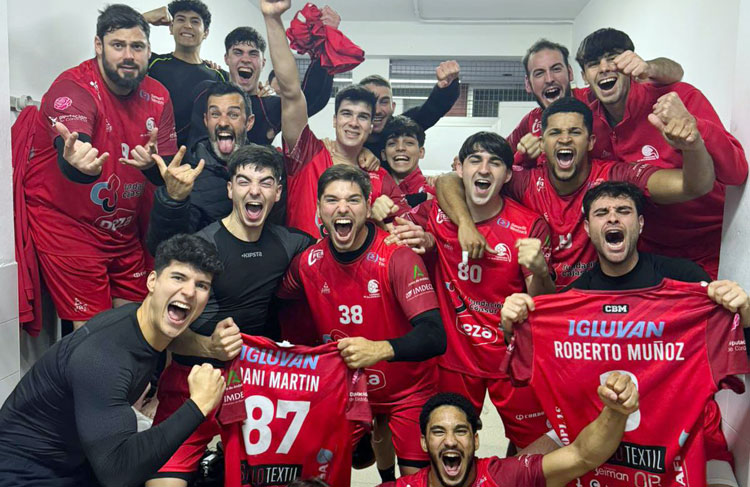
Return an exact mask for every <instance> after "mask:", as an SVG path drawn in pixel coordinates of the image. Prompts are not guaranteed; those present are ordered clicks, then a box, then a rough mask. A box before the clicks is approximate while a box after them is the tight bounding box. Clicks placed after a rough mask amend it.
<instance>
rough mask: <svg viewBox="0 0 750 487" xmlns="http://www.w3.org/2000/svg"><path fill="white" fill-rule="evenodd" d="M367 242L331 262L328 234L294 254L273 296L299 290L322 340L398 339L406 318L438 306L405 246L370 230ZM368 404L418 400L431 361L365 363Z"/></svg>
mask: <svg viewBox="0 0 750 487" xmlns="http://www.w3.org/2000/svg"><path fill="white" fill-rule="evenodd" d="M375 231H376V234H375V238H374V240H373V242H372V244H371V245H370V247H369V248H368V249H367V250H366V251H365V252H363V254H362V255H361V256H360V257H359V258H358V259H357V260H355V261H354V262H350V263H343V262H339V261H337V260H336V258H335V257H334V255H333V254H332V251H331V243H330V241H329V239H328V238H325V239H323V240H321V241H320V242H318V243H317V244H316V245H313V246H312V247H309V248H308V249H307V250H305V251H304V252H303V253H302V254H300V255H298V256H297V257H296V258H295V259H294V261H292V265H291V266H290V268H289V271H287V275H286V276H285V278H284V282H283V284H282V288H281V290H280V292H279V296H280V297H282V298H296V297H301V296H304V297H306V299H307V303H308V304H309V306H310V309H311V311H312V318H311V319H312V321H314V326H315V328H316V333H317V335H318V336H319V337H321V338H322V340H323V341H324V342H327V341H331V340H338V339H340V338H344V337H349V336H361V337H365V338H367V339H368V340H386V339H389V338H398V337H400V336H403V335H405V334H406V333H408V332H409V331H411V330H412V325H411V323H409V320H411V319H412V318H414V317H415V316H417V315H419V314H420V313H423V312H425V311H428V310H431V309H436V308H437V307H438V302H437V298H436V297H435V291H434V289H433V287H432V283H431V282H430V279H429V277H428V275H427V271H426V270H425V266H424V263H423V262H422V259H421V258H420V257H419V256H418V255H417V254H415V253H414V252H413V251H412V250H411V249H408V248H406V247H399V246H396V245H386V244H385V242H384V239H385V237H387V236H388V233H386V232H384V231H382V230H379V229H378V230H375ZM366 372H367V374H368V384H369V389H368V391H369V395H370V403H371V404H373V405H380V404H392V403H396V402H404V401H409V400H419V398H418V397H417V395H418V394H419V393H423V392H426V393H428V394H429V393H431V392H432V391H433V389H432V388H433V387H434V385H435V382H436V375H437V374H436V372H437V371H436V367H435V360H434V359H431V360H427V361H424V362H409V363H404V362H379V363H377V364H375V365H373V366H372V367H370V368H368V369H366Z"/></svg>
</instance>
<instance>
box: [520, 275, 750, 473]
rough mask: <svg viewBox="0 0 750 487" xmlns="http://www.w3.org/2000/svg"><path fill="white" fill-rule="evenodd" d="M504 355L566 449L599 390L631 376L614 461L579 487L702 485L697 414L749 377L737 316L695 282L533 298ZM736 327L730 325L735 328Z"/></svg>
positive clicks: (594, 410)
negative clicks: (633, 392)
mask: <svg viewBox="0 0 750 487" xmlns="http://www.w3.org/2000/svg"><path fill="white" fill-rule="evenodd" d="M535 304H536V306H535V310H534V311H533V312H531V313H530V314H529V318H528V320H527V321H526V322H524V323H523V324H522V325H520V326H517V327H516V329H515V335H514V339H513V342H512V343H511V345H510V346H509V347H508V356H507V358H508V361H507V363H506V367H507V370H508V372H509V374H510V375H511V379H512V380H517V381H518V382H520V383H521V384H528V383H530V385H531V387H532V388H533V389H534V391H535V392H536V393H537V396H538V397H539V400H540V401H541V403H542V406H543V408H544V411H545V412H546V413H547V417H548V418H549V419H550V421H551V422H552V423H553V426H554V428H555V430H556V431H557V433H558V435H559V437H560V439H561V440H562V441H563V443H565V444H568V443H570V442H571V441H572V440H573V439H574V438H575V437H576V436H577V435H578V434H579V433H580V432H581V430H582V429H583V428H584V427H585V426H586V425H587V424H588V423H589V422H591V421H592V420H594V419H595V418H596V417H597V416H598V414H599V412H600V410H601V407H602V406H601V401H600V400H599V398H598V396H597V394H596V388H597V386H598V385H599V384H602V383H604V381H606V379H607V377H608V375H609V373H610V372H612V371H619V372H620V373H626V374H628V375H630V376H631V378H632V379H633V381H634V382H635V384H636V386H637V387H638V390H639V393H640V408H639V410H638V411H637V412H635V413H633V414H631V415H630V417H629V418H628V422H627V425H626V428H625V436H624V437H623V439H622V443H621V444H620V446H619V448H618V450H617V452H616V453H615V454H614V455H613V456H612V458H610V459H609V460H608V461H607V463H606V464H604V465H602V466H601V467H599V468H597V469H596V470H594V472H592V473H589V474H586V475H585V476H584V477H583V478H582V479H581V480H582V482H583V485H594V482H597V483H599V484H602V485H604V484H606V485H608V486H610V487H617V486H623V487H624V486H631V485H652V486H656V485H659V486H664V487H666V486H671V485H675V486H676V485H680V486H683V487H684V486H689V485H705V481H706V472H705V467H706V454H705V451H704V437H703V430H704V418H703V414H704V408H705V406H706V403H707V401H708V400H709V399H711V398H712V396H713V394H714V393H715V392H716V391H717V390H718V388H719V387H721V386H727V387H732V388H733V389H734V390H735V391H738V392H741V390H742V389H744V386H743V384H742V381H741V380H739V379H738V378H736V377H733V374H744V373H747V372H748V371H749V370H750V368H749V367H748V360H747V355H746V352H745V349H746V345H745V339H744V335H743V332H742V328H741V327H740V326H739V316H738V315H734V316H733V315H732V314H731V313H729V312H728V311H727V310H725V309H724V308H722V307H721V306H718V305H716V304H715V303H714V302H713V301H711V300H710V299H709V298H708V295H707V293H706V288H705V287H704V286H703V285H701V284H698V283H683V282H678V281H673V280H670V279H665V280H664V281H663V282H662V283H661V284H659V285H658V286H654V287H652V288H647V289H638V290H630V291H622V292H604V291H579V290H572V291H569V292H566V293H563V294H556V295H552V296H541V297H538V298H536V299H535ZM733 318H734V320H733Z"/></svg>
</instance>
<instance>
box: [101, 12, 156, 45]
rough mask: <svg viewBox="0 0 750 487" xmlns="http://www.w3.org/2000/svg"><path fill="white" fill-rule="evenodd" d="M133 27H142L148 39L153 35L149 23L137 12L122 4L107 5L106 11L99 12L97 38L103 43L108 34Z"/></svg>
mask: <svg viewBox="0 0 750 487" xmlns="http://www.w3.org/2000/svg"><path fill="white" fill-rule="evenodd" d="M133 27H140V29H141V30H142V31H143V33H144V34H146V39H148V36H149V35H150V34H151V28H150V27H149V25H148V22H146V19H144V18H143V15H141V14H140V12H138V11H137V10H135V9H133V8H132V7H129V6H127V5H123V4H121V3H115V4H112V5H107V6H106V7H105V8H104V10H100V11H99V17H98V18H97V19H96V37H98V38H99V40H101V41H102V42H103V41H104V36H105V35H106V34H109V33H110V32H114V31H116V30H118V29H132V28H133Z"/></svg>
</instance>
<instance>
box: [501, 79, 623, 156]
mask: <svg viewBox="0 0 750 487" xmlns="http://www.w3.org/2000/svg"><path fill="white" fill-rule="evenodd" d="M590 93H591V90H589V88H573V89H571V94H572V95H573V96H574V97H575V98H577V99H578V100H581V101H582V102H584V103H589V96H590ZM543 111H544V110H543V109H542V107H535V108H534V109H533V110H531V111H530V112H529V113H527V114H526V115H524V116H523V118H522V119H521V121H520V122H519V123H518V125H517V126H516V128H515V129H513V132H511V133H510V135H508V138H507V140H508V144H510V148H511V149H513V153H514V157H513V165H514V166H520V167H526V168H532V167H537V166H544V165H545V164H546V163H547V156H546V155H545V154H544V152H542V153H541V155H540V156H539V157H537V158H536V159H531V158H529V157H528V156H527V155H526V154H523V153H521V152H518V151H517V150H516V148H517V147H518V143H519V142H520V141H521V139H522V138H523V136H524V135H526V134H529V133H530V134H532V135H535V136H536V137H541V136H542V112H543ZM594 144H595V145H594V153H595V154H597V157H599V158H600V159H612V151H611V149H609V141H608V140H602V141H599V139H597V140H596V141H595V142H594Z"/></svg>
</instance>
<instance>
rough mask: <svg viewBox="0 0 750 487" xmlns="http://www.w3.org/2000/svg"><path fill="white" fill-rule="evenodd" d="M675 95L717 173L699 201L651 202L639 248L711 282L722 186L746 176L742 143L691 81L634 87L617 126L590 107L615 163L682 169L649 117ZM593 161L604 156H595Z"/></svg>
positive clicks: (716, 259)
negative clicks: (700, 271)
mask: <svg viewBox="0 0 750 487" xmlns="http://www.w3.org/2000/svg"><path fill="white" fill-rule="evenodd" d="M672 91H674V92H676V93H677V94H678V95H679V96H680V99H681V100H682V103H683V104H684V105H685V107H687V109H688V111H690V113H691V114H692V115H693V116H694V117H695V118H696V120H697V121H698V130H699V131H700V133H701V136H702V137H703V140H704V141H705V144H706V149H708V152H709V153H710V154H711V157H712V158H713V161H714V168H715V170H716V181H717V182H716V183H715V184H714V187H713V190H711V192H710V193H708V194H707V195H705V196H702V197H700V198H698V199H695V200H692V201H687V202H685V203H678V204H676V205H665V206H661V207H660V206H658V205H655V204H653V203H648V204H647V205H646V209H645V215H644V217H645V220H646V226H645V228H644V229H643V235H641V239H640V248H641V249H642V250H644V251H646V252H653V253H656V254H661V255H667V256H671V257H684V258H687V259H690V260H692V261H694V262H697V263H698V264H700V265H701V266H702V267H703V268H704V269H705V270H706V272H708V273H709V275H711V277H712V278H714V279H715V278H716V274H717V272H718V268H719V247H720V244H721V224H722V218H723V215H724V185H725V184H730V185H737V184H742V183H743V182H744V181H745V179H746V178H747V171H748V168H747V160H746V159H745V152H744V151H743V149H742V146H741V145H740V143H739V142H738V141H737V139H735V138H734V137H733V136H732V135H731V134H730V133H729V132H727V131H726V130H725V129H724V126H723V125H722V124H721V120H719V117H718V115H716V112H715V111H714V109H713V107H712V106H711V104H710V103H709V101H708V100H707V99H706V97H705V96H703V93H701V92H700V91H699V90H698V89H696V88H695V87H694V86H692V85H689V84H687V83H673V84H671V85H666V86H658V85H653V84H651V83H636V82H631V83H630V92H629V93H628V99H627V103H626V106H625V116H624V118H623V119H622V121H621V122H620V123H618V124H617V125H616V126H615V127H614V128H612V127H610V125H609V123H608V122H607V116H606V109H605V108H604V106H603V105H602V104H601V103H600V102H599V101H598V100H594V101H593V102H592V103H591V110H592V111H593V112H594V134H595V135H596V140H597V141H599V140H602V141H607V142H608V143H609V144H610V145H611V147H612V149H613V153H614V157H613V158H614V159H617V160H621V161H629V162H648V163H649V164H652V165H654V166H657V167H660V168H669V169H671V168H680V167H682V155H681V154H680V152H679V151H677V150H675V149H674V148H673V147H672V146H671V145H669V143H667V141H666V140H665V139H664V137H663V136H662V135H661V132H660V131H659V130H657V129H656V128H655V127H654V126H653V125H651V124H650V123H649V122H648V120H647V119H646V118H647V116H648V114H649V113H651V112H652V110H653V108H652V107H653V105H654V104H655V103H656V101H657V100H658V98H659V97H660V96H662V95H665V94H667V93H669V92H672ZM593 156H594V157H601V155H600V154H597V153H596V148H595V152H594V153H593Z"/></svg>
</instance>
